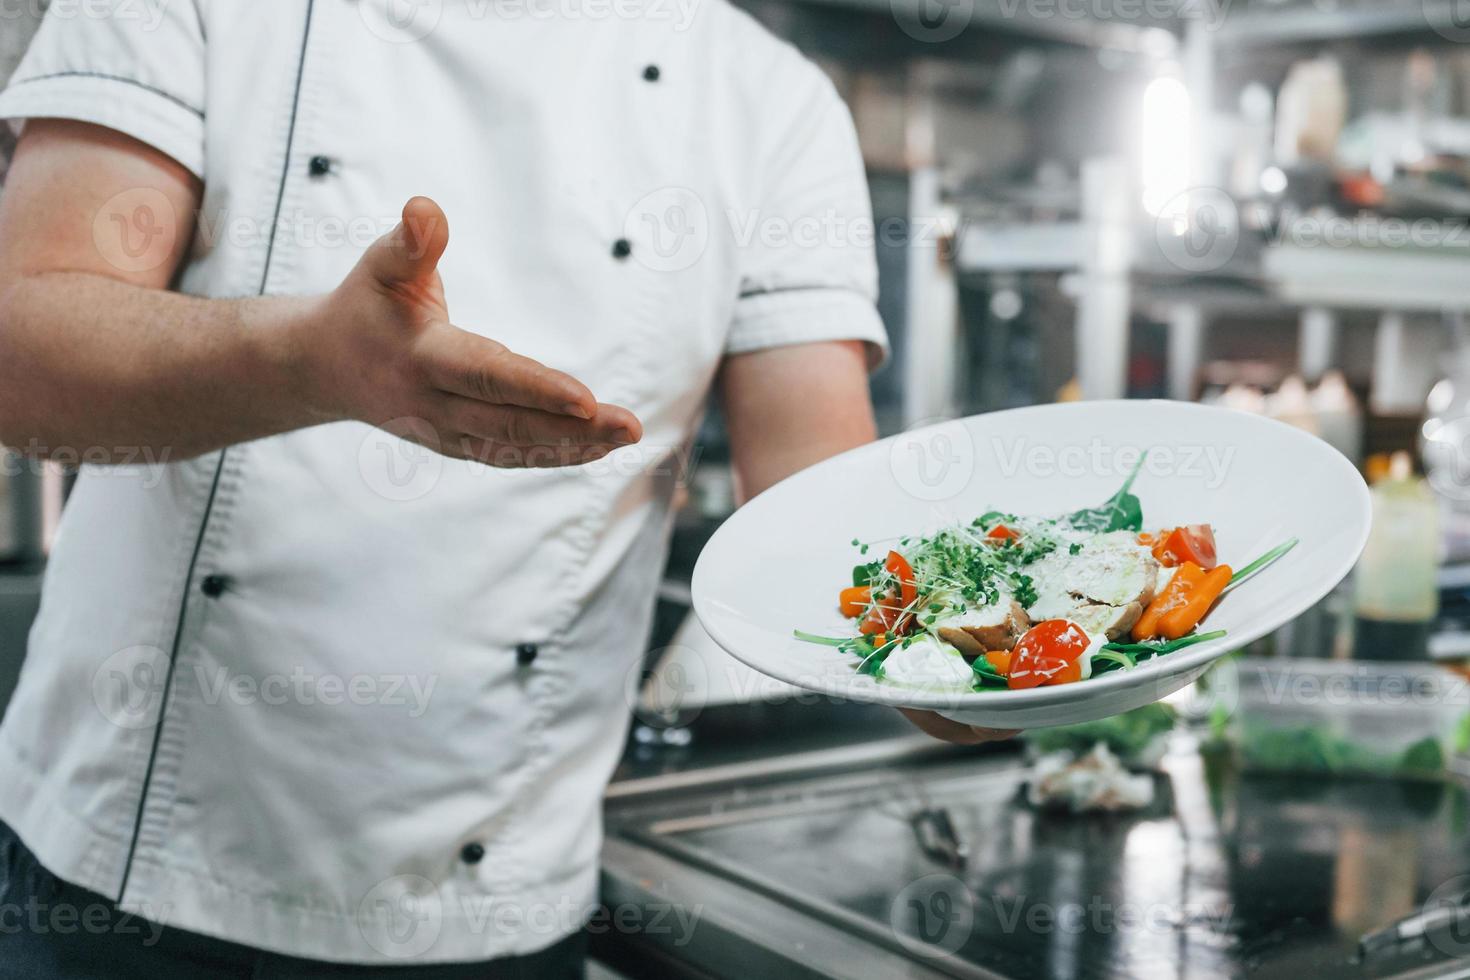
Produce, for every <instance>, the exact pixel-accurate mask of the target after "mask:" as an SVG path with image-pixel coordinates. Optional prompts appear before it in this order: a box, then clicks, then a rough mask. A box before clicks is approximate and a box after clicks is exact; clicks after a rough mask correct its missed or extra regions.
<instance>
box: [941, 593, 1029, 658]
mask: <svg viewBox="0 0 1470 980" xmlns="http://www.w3.org/2000/svg"><path fill="white" fill-rule="evenodd" d="M1030 628H1031V619H1030V617H1029V616H1027V615H1026V610H1025V608H1023V607H1022V605H1021V604H1020V603H1019V602H1017V601H1016V600H1015V599H1012V598H1011V597H1010V596H1008V595H1002V596H1001V597H1000V598H999V599H998V600H997V601H995V602H992V603H989V604H987V605H984V606H979V607H977V608H974V609H966V610H965V611H964V612H962V613H957V614H955V615H953V616H949V617H947V618H946V619H944V620H943V621H942V622H941V623H940V624H939V625H938V626H937V627H936V632H938V633H939V636H940V639H942V640H944V641H945V642H947V643H950V644H952V645H953V646H954V647H956V648H957V649H958V650H959V651H960V652H961V653H963V654H965V655H966V656H969V657H978V656H981V655H982V654H985V653H987V652H989V651H992V650H1009V649H1011V648H1012V647H1014V646H1015V645H1016V641H1017V640H1019V639H1020V638H1021V637H1022V636H1023V635H1024V634H1025V632H1026V631H1027V630H1028V629H1030Z"/></svg>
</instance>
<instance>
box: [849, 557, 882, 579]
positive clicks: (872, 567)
mask: <svg viewBox="0 0 1470 980" xmlns="http://www.w3.org/2000/svg"><path fill="white" fill-rule="evenodd" d="M882 571H883V563H882V562H881V561H870V562H868V563H867V564H866V565H858V566H856V567H855V568H853V570H852V584H853V585H872V584H873V579H875V578H877V577H878V574H879V573H880V572H882Z"/></svg>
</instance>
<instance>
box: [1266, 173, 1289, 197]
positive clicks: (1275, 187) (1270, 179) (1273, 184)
mask: <svg viewBox="0 0 1470 980" xmlns="http://www.w3.org/2000/svg"><path fill="white" fill-rule="evenodd" d="M1261 190H1263V191H1265V192H1266V193H1267V194H1280V193H1281V192H1282V191H1284V190H1286V172H1285V171H1284V170H1282V169H1281V168H1280V167H1267V168H1266V169H1265V170H1263V171H1261Z"/></svg>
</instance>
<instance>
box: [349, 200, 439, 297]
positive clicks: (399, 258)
mask: <svg viewBox="0 0 1470 980" xmlns="http://www.w3.org/2000/svg"><path fill="white" fill-rule="evenodd" d="M448 247H449V219H448V218H447V217H445V214H444V211H443V209H441V208H440V207H439V205H437V204H435V203H434V202H433V201H431V200H429V199H428V198H427V197H415V198H414V199H413V200H411V201H409V202H408V203H407V204H405V205H404V206H403V220H402V221H401V222H400V223H399V224H398V226H397V227H396V228H394V229H393V230H392V231H390V232H389V233H388V234H386V235H384V236H383V237H382V238H380V239H378V240H377V241H376V242H374V243H373V245H372V247H370V248H369V249H368V251H367V254H366V255H364V256H363V260H362V261H363V264H364V267H365V268H366V269H367V271H368V272H369V273H370V274H371V275H372V276H373V278H375V279H376V280H377V281H378V282H379V283H381V284H383V285H384V286H388V287H395V286H402V285H414V284H424V283H428V282H429V281H430V280H432V279H433V277H434V274H435V272H436V271H437V269H438V268H439V260H440V259H441V258H443V256H444V250H445V249H446V248H448Z"/></svg>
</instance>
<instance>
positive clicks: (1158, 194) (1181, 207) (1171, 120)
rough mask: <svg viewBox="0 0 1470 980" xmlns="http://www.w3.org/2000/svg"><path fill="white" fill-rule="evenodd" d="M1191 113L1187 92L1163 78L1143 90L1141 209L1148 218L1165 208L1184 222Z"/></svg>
mask: <svg viewBox="0 0 1470 980" xmlns="http://www.w3.org/2000/svg"><path fill="white" fill-rule="evenodd" d="M1193 125H1194V111H1193V106H1192V104H1191V101H1190V97H1189V90H1188V89H1187V88H1185V87H1184V83H1183V82H1181V81H1180V80H1179V79H1177V78H1174V77H1173V76H1169V75H1164V76H1160V77H1158V78H1155V79H1154V80H1153V81H1151V82H1149V83H1148V87H1147V88H1145V89H1144V90H1143V133H1142V134H1143V140H1142V146H1141V147H1140V149H1141V150H1142V159H1143V206H1144V208H1145V209H1146V210H1147V211H1148V213H1149V214H1152V215H1156V216H1158V215H1162V214H1163V212H1164V210H1165V209H1166V208H1167V209H1168V210H1169V211H1171V212H1173V211H1178V212H1179V217H1180V218H1184V217H1185V216H1186V215H1187V213H1188V210H1189V207H1188V201H1187V199H1186V195H1185V192H1186V191H1187V190H1189V186H1190V153H1191V146H1192V143H1191V138H1192V134H1193Z"/></svg>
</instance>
